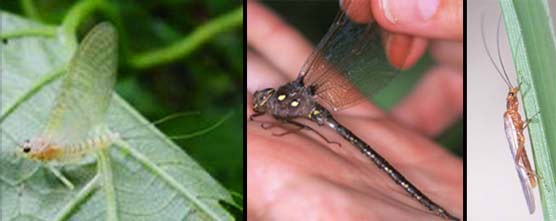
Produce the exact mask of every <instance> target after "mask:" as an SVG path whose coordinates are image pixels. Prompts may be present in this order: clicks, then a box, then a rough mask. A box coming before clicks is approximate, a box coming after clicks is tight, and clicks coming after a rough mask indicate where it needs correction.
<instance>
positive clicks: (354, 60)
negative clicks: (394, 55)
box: [299, 5, 401, 110]
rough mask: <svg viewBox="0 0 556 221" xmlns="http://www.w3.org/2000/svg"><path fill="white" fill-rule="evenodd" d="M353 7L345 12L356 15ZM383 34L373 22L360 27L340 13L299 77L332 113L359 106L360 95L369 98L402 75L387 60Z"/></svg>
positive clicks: (383, 31) (349, 7)
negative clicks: (312, 88)
mask: <svg viewBox="0 0 556 221" xmlns="http://www.w3.org/2000/svg"><path fill="white" fill-rule="evenodd" d="M353 7H354V5H347V6H345V11H353V10H355V11H357V9H355V8H353ZM384 33H385V30H383V29H382V28H380V27H379V26H378V24H377V23H376V22H370V23H359V22H357V21H353V20H352V19H351V18H350V17H349V16H348V15H346V14H345V13H344V12H343V11H340V12H339V14H338V16H337V17H336V19H335V20H334V22H333V23H332V25H331V26H330V28H329V29H328V32H327V33H326V35H325V36H324V37H323V38H322V40H321V41H320V42H319V44H318V45H317V47H316V48H315V50H314V51H313V53H312V54H311V56H310V57H309V58H308V59H307V60H306V61H305V64H304V65H303V67H302V68H301V71H300V74H299V76H300V77H303V80H304V83H305V85H307V86H314V87H315V89H316V90H315V92H316V95H317V97H318V98H319V101H321V102H322V103H325V104H327V106H329V107H331V108H332V109H334V110H340V109H344V108H347V107H350V106H352V105H354V104H356V103H358V101H361V100H362V99H361V98H364V96H363V94H364V95H365V96H367V97H369V96H372V95H373V94H375V93H376V92H377V91H379V90H381V89H382V88H384V87H385V86H386V85H388V83H389V82H390V81H391V80H392V79H394V78H395V77H397V76H399V74H400V73H401V71H400V70H399V69H398V68H395V67H394V66H393V65H392V64H391V63H390V61H389V59H388V57H387V54H386V50H385V47H384V41H383V40H382V39H383V38H382V37H383V34H384Z"/></svg>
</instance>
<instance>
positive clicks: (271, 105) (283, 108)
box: [266, 81, 316, 119]
mask: <svg viewBox="0 0 556 221" xmlns="http://www.w3.org/2000/svg"><path fill="white" fill-rule="evenodd" d="M315 104H316V102H315V100H314V98H313V95H312V92H311V90H310V89H309V88H307V87H304V86H303V85H302V84H300V82H298V81H293V82H290V83H288V84H285V85H283V86H281V87H280V88H278V89H277V90H276V91H275V92H274V94H273V95H272V96H271V97H270V98H269V99H268V102H267V104H266V105H267V108H268V110H270V112H271V114H272V115H273V116H274V117H275V118H278V119H291V118H297V117H308V116H309V114H310V113H311V111H312V109H313V108H314V106H315Z"/></svg>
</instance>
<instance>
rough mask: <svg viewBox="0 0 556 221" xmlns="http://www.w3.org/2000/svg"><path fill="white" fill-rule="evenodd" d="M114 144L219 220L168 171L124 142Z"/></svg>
mask: <svg viewBox="0 0 556 221" xmlns="http://www.w3.org/2000/svg"><path fill="white" fill-rule="evenodd" d="M114 144H115V145H116V146H117V147H119V148H120V149H121V150H122V151H124V152H126V153H129V154H130V155H131V156H133V157H134V158H135V159H137V160H138V161H139V162H140V163H141V164H143V166H145V168H147V169H148V170H151V171H152V172H153V173H155V174H156V175H158V176H159V177H160V178H162V180H164V181H166V183H168V184H169V185H170V186H171V187H173V188H174V189H176V190H177V191H179V192H180V193H182V194H183V195H184V196H185V197H187V198H188V199H189V200H191V202H193V204H194V205H196V206H197V207H198V208H199V209H201V211H204V212H205V213H206V214H207V215H209V216H210V217H211V218H212V219H213V220H218V219H219V216H218V214H215V213H214V211H213V210H212V209H211V208H209V207H208V205H207V204H205V203H203V202H201V201H200V200H199V199H198V197H197V196H195V194H194V193H192V192H190V191H189V190H187V189H186V188H184V187H183V186H182V185H181V184H180V183H178V181H176V180H175V179H174V178H172V176H170V175H169V174H168V173H166V171H164V170H163V169H162V168H160V167H159V166H158V165H156V164H155V163H153V162H152V161H150V160H149V159H148V158H147V157H146V156H145V155H143V154H142V153H140V152H139V151H137V150H135V149H133V148H131V147H130V146H129V145H128V144H127V142H125V141H123V140H116V141H115V142H114Z"/></svg>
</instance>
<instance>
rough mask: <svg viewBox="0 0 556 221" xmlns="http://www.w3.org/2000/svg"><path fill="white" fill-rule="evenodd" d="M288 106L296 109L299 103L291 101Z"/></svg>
mask: <svg viewBox="0 0 556 221" xmlns="http://www.w3.org/2000/svg"><path fill="white" fill-rule="evenodd" d="M290 105H291V106H292V107H297V106H299V101H292V102H291V103H290Z"/></svg>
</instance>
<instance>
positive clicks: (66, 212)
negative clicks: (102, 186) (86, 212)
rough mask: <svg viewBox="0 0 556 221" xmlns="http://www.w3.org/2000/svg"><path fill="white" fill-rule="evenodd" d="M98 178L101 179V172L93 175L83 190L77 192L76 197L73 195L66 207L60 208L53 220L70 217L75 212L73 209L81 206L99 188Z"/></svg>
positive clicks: (61, 220) (58, 220) (60, 220)
mask: <svg viewBox="0 0 556 221" xmlns="http://www.w3.org/2000/svg"><path fill="white" fill-rule="evenodd" d="M98 180H99V174H97V175H96V176H95V177H93V179H91V181H89V183H87V185H85V186H84V187H83V189H81V191H79V193H77V195H75V197H73V198H72V200H71V201H69V202H68V204H66V206H65V207H64V208H62V210H60V212H59V213H58V214H57V215H56V217H55V218H54V219H53V220H56V221H63V220H66V219H68V218H69V216H70V215H71V214H72V213H73V211H74V210H75V209H76V208H77V207H79V206H81V205H82V203H83V202H84V201H85V200H86V199H88V198H89V196H90V195H91V194H93V193H94V192H95V191H96V190H97V188H98Z"/></svg>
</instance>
